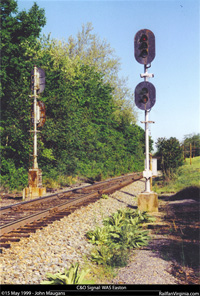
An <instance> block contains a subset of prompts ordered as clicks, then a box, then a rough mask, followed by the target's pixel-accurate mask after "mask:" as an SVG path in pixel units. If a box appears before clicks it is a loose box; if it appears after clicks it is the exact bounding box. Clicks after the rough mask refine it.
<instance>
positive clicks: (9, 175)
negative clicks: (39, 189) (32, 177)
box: [0, 158, 28, 190]
mask: <svg viewBox="0 0 200 296" xmlns="http://www.w3.org/2000/svg"><path fill="white" fill-rule="evenodd" d="M27 180H28V173H27V171H26V170H25V169H24V168H23V167H21V168H18V169H17V168H16V167H15V164H14V162H13V161H12V160H10V159H9V160H5V159H4V158H2V160H1V175H0V183H1V186H4V187H5V188H6V189H10V190H15V189H17V190H22V189H23V188H24V187H25V186H26V185H27Z"/></svg>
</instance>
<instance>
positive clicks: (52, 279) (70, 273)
mask: <svg viewBox="0 0 200 296" xmlns="http://www.w3.org/2000/svg"><path fill="white" fill-rule="evenodd" d="M88 273H89V270H86V271H84V270H82V271H81V272H79V264H78V263H76V264H75V265H73V264H72V265H71V267H70V268H69V270H67V269H66V268H65V272H64V273H61V272H58V273H56V274H51V273H47V275H46V276H47V278H48V281H43V282H41V284H42V285H81V284H93V282H91V281H88V280H85V276H86V275H87V274H88Z"/></svg>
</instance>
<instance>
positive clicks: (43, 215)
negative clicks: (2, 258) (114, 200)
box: [0, 173, 142, 252]
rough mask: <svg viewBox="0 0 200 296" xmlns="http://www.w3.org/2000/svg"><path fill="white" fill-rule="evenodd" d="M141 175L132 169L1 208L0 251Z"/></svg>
mask: <svg viewBox="0 0 200 296" xmlns="http://www.w3.org/2000/svg"><path fill="white" fill-rule="evenodd" d="M141 178H142V173H132V174H128V175H124V176H121V177H117V178H112V179H109V180H107V181H103V182H97V183H94V184H93V185H88V186H83V187H77V188H74V189H69V190H66V191H61V192H57V193H55V194H50V195H46V196H44V197H40V198H37V199H33V200H29V201H24V202H20V203H17V204H15V205H11V206H7V207H3V208H0V214H1V219H0V252H2V251H3V249H4V248H9V247H10V246H11V243H12V242H18V241H20V239H21V238H22V237H29V236H30V233H32V232H36V230H37V229H41V228H43V227H45V226H46V225H48V224H50V223H53V221H55V220H59V219H61V218H63V217H64V216H67V215H69V214H70V213H71V212H73V211H74V210H76V209H77V208H78V207H80V206H84V205H87V204H89V203H91V202H94V201H96V200H97V199H98V198H100V197H101V196H102V194H111V193H113V192H115V191H117V190H119V189H120V188H122V187H125V186H127V185H129V184H131V183H133V182H135V181H137V180H139V179H141Z"/></svg>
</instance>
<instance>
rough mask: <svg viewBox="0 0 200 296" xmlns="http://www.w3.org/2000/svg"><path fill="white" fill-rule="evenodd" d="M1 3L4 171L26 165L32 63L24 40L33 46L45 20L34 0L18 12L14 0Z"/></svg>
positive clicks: (11, 170)
mask: <svg viewBox="0 0 200 296" xmlns="http://www.w3.org/2000/svg"><path fill="white" fill-rule="evenodd" d="M0 5H1V57H2V59H1V145H2V147H1V149H2V153H1V157H2V167H1V170H2V171H1V172H2V174H4V175H6V174H12V173H13V171H15V170H17V171H18V169H20V168H21V166H26V167H28V159H29V129H30V126H29V125H30V101H29V99H28V94H29V93H30V83H29V81H30V71H31V69H32V67H33V65H32V63H31V61H30V59H29V58H27V57H26V46H25V44H26V43H27V42H29V43H30V44H32V46H33V47H34V46H36V44H37V38H38V37H39V34H40V31H41V29H42V27H43V26H44V25H45V22H46V21H45V16H44V10H43V9H39V7H38V6H37V4H36V3H35V4H34V5H33V6H32V8H31V9H30V10H29V11H28V12H25V11H22V12H18V9H17V2H16V1H14V0H2V1H1V4H0ZM8 168H9V169H8ZM21 171H22V170H21ZM16 175H17V173H16ZM7 179H9V177H8V178H7Z"/></svg>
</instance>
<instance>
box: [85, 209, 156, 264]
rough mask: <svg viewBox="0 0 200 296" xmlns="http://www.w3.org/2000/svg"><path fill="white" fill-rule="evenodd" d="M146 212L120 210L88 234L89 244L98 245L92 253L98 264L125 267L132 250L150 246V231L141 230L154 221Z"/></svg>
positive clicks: (92, 257)
mask: <svg viewBox="0 0 200 296" xmlns="http://www.w3.org/2000/svg"><path fill="white" fill-rule="evenodd" d="M153 220H154V218H152V217H150V216H149V215H148V214H147V213H146V212H143V213H142V212H140V211H139V210H137V211H133V210H131V209H125V210H118V211H117V212H116V213H114V214H112V215H111V216H110V217H108V218H105V219H104V220H103V225H104V226H103V227H96V228H95V230H91V231H89V232H87V233H86V237H87V238H88V240H89V242H90V243H92V244H94V245H96V248H95V249H94V250H93V251H92V253H91V259H92V261H95V262H96V263H97V264H103V265H110V266H112V267H113V266H124V265H126V263H127V258H128V254H129V250H130V249H133V248H134V249H135V248H140V247H143V246H145V245H147V244H148V241H149V239H150V237H149V236H148V231H144V230H141V228H140V224H141V223H144V222H149V221H153Z"/></svg>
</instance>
